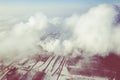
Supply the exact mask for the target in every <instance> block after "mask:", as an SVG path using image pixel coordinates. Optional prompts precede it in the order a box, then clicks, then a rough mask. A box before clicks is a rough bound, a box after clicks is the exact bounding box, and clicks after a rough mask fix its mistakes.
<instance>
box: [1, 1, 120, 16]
mask: <svg viewBox="0 0 120 80" xmlns="http://www.w3.org/2000/svg"><path fill="white" fill-rule="evenodd" d="M103 3H109V4H119V3H120V0H0V16H6V15H9V16H11V15H17V16H18V15H20V16H21V15H22V16H23V15H33V14H35V13H37V12H43V13H45V14H47V15H50V16H51V15H56V16H60V15H62V16H63V15H64V16H65V15H68V16H69V15H71V14H73V13H81V12H84V11H85V10H87V9H88V8H89V7H91V6H94V5H98V4H103ZM62 12H64V13H62Z"/></svg>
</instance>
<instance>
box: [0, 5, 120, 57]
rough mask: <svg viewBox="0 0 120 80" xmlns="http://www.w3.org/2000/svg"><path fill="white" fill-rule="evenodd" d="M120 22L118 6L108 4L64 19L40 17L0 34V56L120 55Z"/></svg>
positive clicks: (30, 19)
mask: <svg viewBox="0 0 120 80" xmlns="http://www.w3.org/2000/svg"><path fill="white" fill-rule="evenodd" d="M119 19H120V8H119V6H116V5H109V4H102V5H99V6H96V7H93V8H91V9H90V10H89V11H88V12H87V13H84V14H82V15H72V16H71V17H67V18H60V17H52V18H51V17H47V16H46V15H44V14H42V13H39V14H36V15H35V16H31V17H30V18H29V20H28V22H21V23H19V24H15V25H14V26H13V27H12V28H10V29H4V30H1V31H0V55H1V56H12V55H31V54H34V53H39V52H40V51H41V53H42V51H43V50H45V51H48V52H49V53H51V54H56V55H69V54H72V55H73V56H76V55H83V56H93V55H96V54H98V55H102V56H105V55H108V53H109V52H110V51H113V52H115V53H117V54H118V55H119V54H120V53H119V52H120V22H119ZM0 28H1V29H2V26H1V27H0ZM81 51H84V53H82V52H81Z"/></svg>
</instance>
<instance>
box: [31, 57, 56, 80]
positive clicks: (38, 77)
mask: <svg viewBox="0 0 120 80" xmlns="http://www.w3.org/2000/svg"><path fill="white" fill-rule="evenodd" d="M54 58H55V56H53V57H52V58H51V60H50V61H49V63H48V64H47V66H46V67H45V68H44V69H43V70H42V71H38V72H37V73H35V75H34V76H33V78H32V80H43V79H44V77H45V75H46V73H45V71H46V69H47V68H48V67H49V65H50V63H51V62H52V60H53V59H54ZM47 61H48V60H47Z"/></svg>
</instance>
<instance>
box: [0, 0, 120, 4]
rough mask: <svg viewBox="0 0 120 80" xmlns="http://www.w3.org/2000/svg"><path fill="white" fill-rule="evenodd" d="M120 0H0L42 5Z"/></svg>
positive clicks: (5, 2)
mask: <svg viewBox="0 0 120 80" xmlns="http://www.w3.org/2000/svg"><path fill="white" fill-rule="evenodd" d="M119 2H120V0H0V4H3V5H15V4H17V5H40V4H41V5H42V4H58V5H59V4H88V5H90V4H92V5H93V4H101V3H119Z"/></svg>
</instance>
